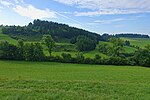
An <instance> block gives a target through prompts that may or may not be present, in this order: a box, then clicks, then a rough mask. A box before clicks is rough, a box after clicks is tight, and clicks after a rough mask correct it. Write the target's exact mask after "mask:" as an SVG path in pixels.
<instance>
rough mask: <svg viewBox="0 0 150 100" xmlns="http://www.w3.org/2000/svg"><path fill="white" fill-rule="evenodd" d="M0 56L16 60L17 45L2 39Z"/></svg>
mask: <svg viewBox="0 0 150 100" xmlns="http://www.w3.org/2000/svg"><path fill="white" fill-rule="evenodd" d="M0 58H2V59H10V60H11V59H14V60H16V59H17V58H18V48H17V46H15V45H13V44H9V43H8V42H7V41H2V42H1V43H0Z"/></svg>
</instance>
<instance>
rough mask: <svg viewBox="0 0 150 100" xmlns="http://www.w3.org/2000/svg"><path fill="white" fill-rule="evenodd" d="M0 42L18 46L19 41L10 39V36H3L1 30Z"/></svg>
mask: <svg viewBox="0 0 150 100" xmlns="http://www.w3.org/2000/svg"><path fill="white" fill-rule="evenodd" d="M0 41H8V42H10V43H11V44H17V40H15V39H12V38H10V37H9V36H8V35H5V34H2V32H1V28H0Z"/></svg>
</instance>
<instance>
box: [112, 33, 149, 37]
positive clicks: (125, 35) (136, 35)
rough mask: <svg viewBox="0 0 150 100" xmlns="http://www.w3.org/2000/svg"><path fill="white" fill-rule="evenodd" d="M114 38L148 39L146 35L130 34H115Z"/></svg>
mask: <svg viewBox="0 0 150 100" xmlns="http://www.w3.org/2000/svg"><path fill="white" fill-rule="evenodd" d="M115 36H116V37H127V38H150V37H149V36H148V35H142V34H132V33H126V34H116V35H115Z"/></svg>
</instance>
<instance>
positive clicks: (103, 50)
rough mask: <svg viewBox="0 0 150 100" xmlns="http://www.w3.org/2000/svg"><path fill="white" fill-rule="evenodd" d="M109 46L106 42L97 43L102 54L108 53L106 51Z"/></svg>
mask: <svg viewBox="0 0 150 100" xmlns="http://www.w3.org/2000/svg"><path fill="white" fill-rule="evenodd" d="M109 48H110V46H109V45H108V44H106V43H99V45H98V50H99V52H101V53H104V54H108V53H109V52H108V51H109Z"/></svg>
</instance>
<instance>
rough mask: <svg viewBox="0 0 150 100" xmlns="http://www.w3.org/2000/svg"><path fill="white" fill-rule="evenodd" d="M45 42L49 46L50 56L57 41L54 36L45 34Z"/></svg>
mask: <svg viewBox="0 0 150 100" xmlns="http://www.w3.org/2000/svg"><path fill="white" fill-rule="evenodd" d="M43 43H44V44H45V45H46V47H47V48H48V52H49V54H50V56H52V50H53V48H54V47H55V42H54V40H53V38H52V37H51V35H44V36H43Z"/></svg>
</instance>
